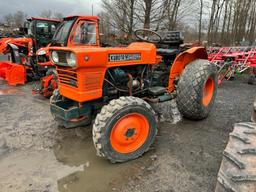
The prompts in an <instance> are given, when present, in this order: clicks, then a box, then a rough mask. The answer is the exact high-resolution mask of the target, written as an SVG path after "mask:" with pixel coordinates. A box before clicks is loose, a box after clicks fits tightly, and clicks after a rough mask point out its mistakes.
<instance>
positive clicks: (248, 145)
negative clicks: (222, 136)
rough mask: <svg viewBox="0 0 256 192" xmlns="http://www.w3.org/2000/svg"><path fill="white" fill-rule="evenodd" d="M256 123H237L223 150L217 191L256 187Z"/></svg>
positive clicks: (242, 191)
mask: <svg viewBox="0 0 256 192" xmlns="http://www.w3.org/2000/svg"><path fill="white" fill-rule="evenodd" d="M255 149H256V123H250V122H249V123H237V124H235V127H234V130H233V132H232V133H230V136H229V141H228V144H227V146H226V149H225V150H224V152H223V159H222V163H221V166H220V170H219V173H218V179H217V185H216V189H215V192H229V191H231V192H233V191H234V192H236V191H237V192H240V191H241V192H252V191H255V189H256V170H255V165H256V151H255Z"/></svg>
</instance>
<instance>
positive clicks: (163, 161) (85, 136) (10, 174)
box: [0, 78, 256, 192]
mask: <svg viewBox="0 0 256 192" xmlns="http://www.w3.org/2000/svg"><path fill="white" fill-rule="evenodd" d="M31 87H32V85H31V84H27V85H25V86H19V87H14V88H13V87H8V86H6V85H5V83H4V82H3V81H0V122H1V123H0V170H1V172H0V188H1V191H3V192H9V191H13V192H22V191H40V192H41V191H53V192H55V191H70V192H79V191H81V189H83V191H86V192H87V191H88V192H93V191H95V192H101V191H102V192H103V191H104V192H106V191H124V192H130V191H135V192H139V191H141V192H144V191H145V192H157V191H158V192H165V191H166V192H167V191H168V192H186V191H213V190H214V187H215V183H216V176H217V172H218V169H219V165H220V162H221V159H222V155H221V154H222V151H223V149H224V148H225V145H226V143H227V139H228V134H229V132H231V130H232V125H233V124H234V123H235V122H241V121H249V120H250V115H251V110H252V103H253V100H254V97H255V96H256V85H247V84H246V83H245V79H243V78H240V79H239V80H235V81H233V82H231V81H230V82H224V83H223V85H222V87H221V88H220V89H219V91H218V95H217V100H216V104H215V106H214V109H213V111H212V113H211V115H210V116H209V118H207V119H205V120H203V121H196V122H195V121H189V120H182V121H180V122H179V123H177V124H171V123H160V125H159V130H160V131H159V134H158V136H157V140H156V142H155V144H154V145H153V147H152V149H151V150H150V151H149V152H148V153H147V154H145V155H143V156H142V157H141V158H139V159H137V160H134V161H130V162H127V163H123V164H114V165H113V164H111V163H109V162H108V161H106V160H104V159H101V158H99V157H97V156H96V155H95V150H94V148H93V144H92V140H91V129H90V128H77V129H71V130H63V129H60V128H58V125H57V124H56V123H55V122H54V121H53V119H52V117H51V114H50V112H49V103H48V102H49V101H48V100H47V99H44V98H42V97H40V96H32V95H31Z"/></svg>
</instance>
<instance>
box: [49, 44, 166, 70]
mask: <svg viewBox="0 0 256 192" xmlns="http://www.w3.org/2000/svg"><path fill="white" fill-rule="evenodd" d="M50 52H51V53H52V52H55V53H57V55H58V56H59V57H62V58H63V57H65V56H63V55H65V54H70V53H74V54H75V56H76V68H80V67H112V66H113V67H114V66H117V65H118V66H125V65H138V64H157V63H159V62H160V61H161V56H157V53H156V47H155V45H154V44H152V43H144V42H136V43H131V44H130V45H129V46H128V47H113V48H112V47H97V46H95V47H94V46H83V47H81V46H79V47H72V48H68V47H51V48H50ZM55 55H56V54H55ZM61 62H65V60H63V59H61ZM61 62H54V64H55V65H63V63H61Z"/></svg>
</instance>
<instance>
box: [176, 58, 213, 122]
mask: <svg viewBox="0 0 256 192" xmlns="http://www.w3.org/2000/svg"><path fill="white" fill-rule="evenodd" d="M217 78H218V77H217V67H216V66H215V65H213V64H211V63H209V62H208V61H207V60H203V59H198V60H195V61H193V62H191V63H190V64H188V65H187V66H186V68H185V69H184V72H183V74H182V75H181V77H180V80H179V82H178V87H177V105H178V109H179V111H180V112H181V114H182V115H183V116H184V117H186V118H189V119H194V120H200V119H204V118H206V117H207V116H208V114H209V113H210V111H211V109H212V107H213V104H214V101H215V97H216V94H217V87H218V83H217Z"/></svg>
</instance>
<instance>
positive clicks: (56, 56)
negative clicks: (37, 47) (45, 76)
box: [52, 51, 59, 63]
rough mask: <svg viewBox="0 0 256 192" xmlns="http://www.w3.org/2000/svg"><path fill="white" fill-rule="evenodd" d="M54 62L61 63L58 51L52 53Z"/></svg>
mask: <svg viewBox="0 0 256 192" xmlns="http://www.w3.org/2000/svg"><path fill="white" fill-rule="evenodd" d="M52 61H53V62H54V63H58V62H59V56H58V53H57V52H56V51H53V52H52Z"/></svg>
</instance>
